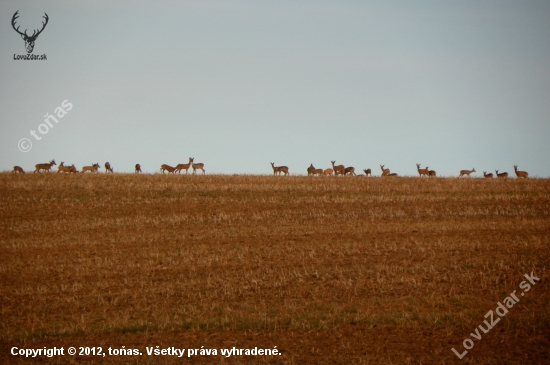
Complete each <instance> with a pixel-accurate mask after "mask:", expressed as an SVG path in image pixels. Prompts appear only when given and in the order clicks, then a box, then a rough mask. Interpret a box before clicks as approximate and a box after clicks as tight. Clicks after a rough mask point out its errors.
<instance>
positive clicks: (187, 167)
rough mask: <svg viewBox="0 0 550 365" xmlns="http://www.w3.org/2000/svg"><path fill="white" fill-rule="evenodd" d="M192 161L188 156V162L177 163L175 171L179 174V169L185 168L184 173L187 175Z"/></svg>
mask: <svg viewBox="0 0 550 365" xmlns="http://www.w3.org/2000/svg"><path fill="white" fill-rule="evenodd" d="M192 163H193V162H192V161H191V157H189V162H188V163H179V164H178V165H177V166H176V171H175V172H177V173H179V174H181V170H185V175H187V172H188V170H189V167H191V165H192Z"/></svg>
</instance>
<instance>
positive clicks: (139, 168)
mask: <svg viewBox="0 0 550 365" xmlns="http://www.w3.org/2000/svg"><path fill="white" fill-rule="evenodd" d="M134 173H136V174H141V173H142V172H141V165H140V164H138V163H137V164H136V168H135V172H134Z"/></svg>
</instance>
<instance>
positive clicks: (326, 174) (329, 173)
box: [323, 169, 334, 176]
mask: <svg viewBox="0 0 550 365" xmlns="http://www.w3.org/2000/svg"><path fill="white" fill-rule="evenodd" d="M333 172H334V170H333V169H326V170H325V171H323V176H332V173H333Z"/></svg>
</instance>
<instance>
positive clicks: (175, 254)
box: [0, 173, 550, 364]
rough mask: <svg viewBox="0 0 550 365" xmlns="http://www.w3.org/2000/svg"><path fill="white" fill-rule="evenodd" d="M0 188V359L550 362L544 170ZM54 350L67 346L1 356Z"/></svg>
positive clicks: (549, 205)
mask: <svg viewBox="0 0 550 365" xmlns="http://www.w3.org/2000/svg"><path fill="white" fill-rule="evenodd" d="M0 186H1V196H0V200H1V205H0V214H1V215H0V216H1V218H2V219H1V221H0V222H1V223H0V224H1V230H0V278H1V280H0V309H1V318H2V320H1V324H0V363H2V364H6V363H18V364H19V363H20V364H31V363H52V364H56V363H99V364H101V363H105V364H111V363H121V364H123V363H124V364H165V363H196V364H202V363H205V364H206V363H208V364H218V363H221V364H240V363H246V364H442V363H444V364H458V363H464V364H547V363H549V361H550V360H549V359H550V350H549V348H550V304H549V303H550V294H549V293H550V292H549V284H548V279H549V272H548V267H547V266H548V263H549V262H550V260H549V259H550V180H548V179H529V180H517V179H508V180H507V181H505V180H496V179H495V180H486V179H479V178H470V179H460V180H459V179H456V178H454V179H451V178H437V179H428V178H423V179H420V178H366V177H353V178H352V177H345V178H344V177H340V178H319V177H317V178H311V177H309V178H308V177H296V176H292V177H273V176H243V175H241V176H228V175H212V176H208V175H206V176H163V175H158V174H157V175H141V176H137V175H131V174H127V175H126V174H114V175H106V174H95V175H78V176H68V175H61V174H59V175H58V174H53V173H50V174H25V175H16V174H10V173H2V174H0ZM531 272H533V275H534V276H536V277H538V278H540V281H538V282H536V285H532V286H531V289H530V290H529V291H528V292H524V293H523V294H524V296H520V293H521V292H522V291H523V290H522V289H521V288H520V283H522V282H523V281H527V279H526V278H525V277H524V274H526V273H527V274H530V273H531ZM527 282H529V281H527ZM514 290H515V291H516V295H517V296H518V299H519V301H518V302H517V303H516V304H515V305H513V307H510V308H508V312H507V313H506V314H505V316H503V317H502V318H500V317H499V316H498V315H497V314H496V312H495V313H494V316H495V317H496V318H500V321H499V322H498V323H496V324H494V326H493V328H492V329H490V331H489V332H488V333H484V332H483V331H481V330H479V328H478V326H479V325H482V326H483V327H485V328H487V326H486V325H485V324H484V322H483V321H484V320H487V321H489V319H488V318H485V315H486V314H487V313H488V312H489V311H490V310H492V311H495V310H496V308H497V306H498V305H497V303H498V302H501V303H504V302H503V300H504V299H505V298H506V297H509V296H510V293H512V292H513V291H514ZM508 303H509V302H508ZM502 311H503V310H502V309H501V312H502ZM496 318H495V320H496ZM476 328H478V333H479V335H480V336H481V339H475V338H474V337H472V336H471V335H470V333H473V334H474V335H476ZM465 339H470V340H471V343H473V345H474V346H473V348H471V349H470V350H468V353H467V354H466V355H464V357H463V358H462V359H459V358H458V357H457V355H455V354H454V353H453V351H452V350H451V348H455V349H456V351H457V352H458V353H463V352H464V351H465V348H464V345H463V342H464V340H465ZM470 340H468V341H470ZM468 341H465V343H466V345H469V344H470V342H468ZM54 346H57V347H58V348H59V347H64V348H65V356H57V357H52V358H47V357H44V356H42V357H36V358H25V357H23V356H13V355H11V351H12V348H13V347H17V348H29V349H31V348H32V349H38V348H44V347H47V348H51V347H54ZM69 346H74V347H76V348H77V349H78V348H79V347H80V346H83V347H85V346H87V347H101V348H102V350H103V352H106V351H107V349H108V348H109V347H110V348H111V349H122V347H123V346H124V348H125V349H138V350H139V351H140V352H142V353H143V355H141V356H139V355H138V356H129V355H122V356H110V355H108V354H107V356H105V357H102V356H92V355H90V356H78V355H77V356H69V355H67V354H66V351H67V348H68V347H69ZM155 346H159V349H162V348H169V347H175V348H178V349H183V348H184V349H188V348H193V349H199V350H200V349H201V346H203V350H204V349H217V352H218V354H217V355H210V356H200V355H199V353H200V351H198V354H197V356H192V357H191V358H188V355H187V353H186V354H185V355H184V357H183V358H177V357H175V356H148V355H147V352H146V349H147V347H153V348H155ZM275 346H276V348H277V350H278V351H279V352H280V353H282V355H275V356H245V355H243V356H231V357H226V356H222V355H221V351H220V350H221V349H231V348H233V347H235V348H237V349H251V348H252V349H253V348H255V347H258V348H261V349H271V350H273V349H274V348H275Z"/></svg>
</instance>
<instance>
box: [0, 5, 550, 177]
mask: <svg viewBox="0 0 550 365" xmlns="http://www.w3.org/2000/svg"><path fill="white" fill-rule="evenodd" d="M17 10H19V15H20V18H19V19H18V25H21V28H20V30H23V29H25V28H28V29H29V31H28V33H32V30H31V29H33V28H39V27H40V26H41V22H42V21H43V20H44V19H43V18H42V16H43V14H44V12H46V13H47V14H48V16H49V23H48V24H47V26H46V28H45V30H44V31H43V33H42V34H40V35H39V37H38V38H37V40H36V44H35V48H34V52H33V54H35V55H42V54H46V55H47V60H46V61H26V60H25V61H23V60H14V55H24V54H26V51H25V44H24V42H23V40H22V39H21V37H20V36H19V35H18V34H17V33H16V32H15V31H14V30H13V28H12V26H11V19H12V16H13V14H14V13H15V11H17ZM0 14H1V15H2V17H1V21H0V39H1V40H0V51H1V52H0V123H1V129H0V130H1V133H0V170H11V169H12V168H13V166H14V165H20V166H22V167H23V168H25V169H27V170H33V169H34V165H35V164H36V163H39V162H47V161H49V160H50V159H52V158H55V160H56V161H57V163H58V164H59V162H61V161H65V163H66V164H73V163H74V164H75V165H76V166H77V167H78V168H79V169H80V168H81V167H82V166H83V165H89V164H91V163H95V162H99V163H100V165H101V166H102V167H103V164H104V163H105V161H109V162H110V163H111V165H113V166H114V169H115V171H118V172H124V171H126V172H132V171H133V168H134V165H135V164H136V163H140V164H141V165H142V169H143V170H144V171H145V172H157V171H158V170H159V167H160V165H161V164H163V163H166V164H171V165H176V164H177V163H185V162H187V160H188V158H189V157H195V161H196V162H202V163H204V164H205V169H206V172H207V173H226V174H229V173H251V174H270V173H272V170H271V165H270V162H275V164H276V165H287V166H288V167H289V168H290V172H291V173H294V174H305V173H306V169H307V167H308V166H309V164H310V163H313V164H314V165H315V167H317V168H328V167H330V161H331V160H336V162H337V164H344V165H346V166H354V167H355V168H356V170H362V169H363V168H369V167H370V168H371V169H372V170H373V172H375V174H379V173H380V165H381V164H383V165H385V166H386V167H388V168H390V169H391V171H392V172H397V173H399V174H403V175H415V174H417V173H416V166H415V164H416V163H421V164H422V166H425V165H428V166H429V167H430V169H434V170H436V171H437V172H438V175H458V171H459V170H461V169H471V168H473V167H475V169H476V171H477V173H476V174H475V175H477V176H480V175H482V171H483V170H486V171H492V172H493V173H494V170H495V169H499V170H500V171H508V172H509V173H513V165H514V164H518V165H519V168H520V169H521V170H527V171H528V172H529V173H530V175H534V176H543V177H548V176H550V159H549V156H550V143H549V141H550V2H549V1H547V0H544V1H504V0H499V1H480V0H475V1H467V0H460V1H458V0H457V1H444V0H434V1H410V0H406V1H405V0H404V1H386V0H385V1H344V0H338V1H336V0H335V1H322V0H315V1H306V0H292V1H284V0H276V1H275V0H273V1H262V0H255V1H233V0H220V1H210V0H197V1H88V2H81V1H78V2H75V1H68V0H67V1H2V2H0ZM64 100H68V101H69V102H70V103H71V104H72V105H73V108H72V109H71V110H70V111H68V113H67V114H66V115H65V116H64V117H63V118H62V119H59V123H58V124H54V127H53V128H51V129H50V130H49V131H48V132H47V133H46V134H44V135H41V134H40V133H38V132H36V133H37V135H38V136H40V137H42V139H41V140H39V141H37V140H36V139H35V138H34V137H32V136H31V135H30V131H31V130H37V129H38V126H39V125H40V124H41V123H44V119H45V116H46V114H47V113H49V114H50V115H51V114H54V110H55V109H56V108H57V107H59V106H60V105H61V103H62V102H63V101H64ZM22 138H29V139H30V140H31V141H32V143H33V145H32V149H31V150H30V151H29V152H25V153H24V152H21V151H20V150H19V148H18V141H19V140H21V139H22Z"/></svg>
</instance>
